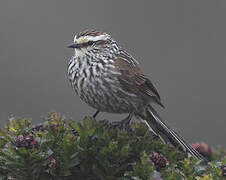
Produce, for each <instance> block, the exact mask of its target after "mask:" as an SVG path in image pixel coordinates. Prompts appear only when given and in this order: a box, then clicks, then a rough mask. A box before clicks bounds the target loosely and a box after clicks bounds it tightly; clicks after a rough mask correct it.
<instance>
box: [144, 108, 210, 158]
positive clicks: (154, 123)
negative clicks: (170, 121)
mask: <svg viewBox="0 0 226 180" xmlns="http://www.w3.org/2000/svg"><path fill="white" fill-rule="evenodd" d="M146 111H147V113H146V114H147V115H146V116H147V117H146V118H145V120H146V123H147V124H148V125H149V127H150V128H151V129H152V130H153V131H154V133H156V134H157V135H158V136H160V138H161V139H163V141H164V142H165V143H171V144H172V145H173V146H175V147H179V148H182V149H184V150H185V151H186V152H188V153H189V154H191V155H192V156H194V157H195V158H197V159H200V160H204V161H206V159H205V158H204V157H203V156H202V155H201V154H200V153H199V152H198V151H196V150H195V149H194V148H193V147H192V146H190V145H189V144H188V143H186V142H185V140H184V139H183V138H182V137H181V136H180V135H178V134H177V133H176V132H175V131H174V130H172V129H171V128H170V127H169V126H168V125H167V124H166V123H165V122H164V121H163V120H162V119H161V118H160V116H159V115H158V113H157V112H156V111H155V109H154V108H153V107H151V106H150V105H148V106H147V108H146Z"/></svg>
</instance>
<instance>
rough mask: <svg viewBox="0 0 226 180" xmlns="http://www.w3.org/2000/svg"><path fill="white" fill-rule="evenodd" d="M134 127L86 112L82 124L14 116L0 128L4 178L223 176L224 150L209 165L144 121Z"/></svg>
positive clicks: (109, 179)
mask: <svg viewBox="0 0 226 180" xmlns="http://www.w3.org/2000/svg"><path fill="white" fill-rule="evenodd" d="M131 127H132V128H131V130H128V131H125V130H122V129H120V128H113V127H111V126H110V124H109V123H108V122H107V121H96V120H95V119H93V118H90V117H85V118H84V120H83V121H82V122H80V123H77V122H75V121H72V120H66V119H65V118H64V117H62V116H61V115H59V114H57V113H50V114H49V115H48V116H47V118H46V119H45V120H44V122H43V123H41V124H38V125H35V126H32V124H31V121H30V120H29V119H18V118H16V117H12V118H10V120H9V121H8V122H7V123H6V127H5V128H2V129H0V179H18V180H20V179H21V180H22V179H23V180H31V179H33V180H36V179H37V180H38V179H40V180H47V179H48V180H51V179H54V180H60V179H62V180H69V179H84V180H115V179H118V180H130V179H134V180H149V179H150V180H151V179H161V178H162V179H169V180H171V179H172V180H177V179H187V180H202V179H203V180H209V179H210V180H211V179H214V180H218V179H223V174H222V169H221V166H222V165H223V164H225V163H226V158H225V152H224V151H223V150H222V149H221V150H219V151H216V152H213V153H212V155H211V157H210V159H211V161H210V162H209V163H208V164H203V163H202V162H200V161H198V160H196V159H194V158H192V157H188V156H187V155H186V153H184V152H181V151H178V149H176V148H174V147H172V146H170V145H166V144H163V143H162V142H161V141H160V140H159V139H158V138H156V137H155V136H153V134H152V133H151V132H150V131H148V129H147V127H146V126H145V125H144V124H142V123H132V124H131Z"/></svg>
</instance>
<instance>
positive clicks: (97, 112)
mask: <svg viewBox="0 0 226 180" xmlns="http://www.w3.org/2000/svg"><path fill="white" fill-rule="evenodd" d="M99 112H100V111H99V110H97V111H96V112H95V113H94V115H93V118H94V119H95V118H96V116H97V115H98V114H99Z"/></svg>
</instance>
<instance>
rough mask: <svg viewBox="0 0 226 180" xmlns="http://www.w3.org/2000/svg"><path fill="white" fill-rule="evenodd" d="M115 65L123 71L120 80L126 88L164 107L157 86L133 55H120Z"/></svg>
mask: <svg viewBox="0 0 226 180" xmlns="http://www.w3.org/2000/svg"><path fill="white" fill-rule="evenodd" d="M126 55H127V54H126ZM114 65H115V66H116V67H117V69H118V70H119V71H120V72H121V75H120V76H119V81H120V82H121V83H122V85H123V88H124V90H126V91H128V92H131V93H135V94H139V95H141V96H142V97H145V98H152V99H154V100H155V101H156V103H157V104H159V105H160V106H162V107H164V106H163V104H162V103H161V100H160V96H159V93H158V92H157V90H156V88H155V87H154V85H153V84H152V82H151V81H150V80H149V79H148V78H147V77H146V76H145V75H144V73H143V72H142V70H141V69H140V68H139V66H138V64H137V63H136V61H135V60H134V59H133V58H132V57H131V56H129V55H127V56H125V55H123V56H121V55H118V57H117V58H116V60H115V62H114Z"/></svg>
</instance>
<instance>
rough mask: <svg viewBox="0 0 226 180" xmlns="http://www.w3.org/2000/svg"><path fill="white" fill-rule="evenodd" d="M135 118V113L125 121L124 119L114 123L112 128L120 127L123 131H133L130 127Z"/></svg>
mask: <svg viewBox="0 0 226 180" xmlns="http://www.w3.org/2000/svg"><path fill="white" fill-rule="evenodd" d="M132 117H133V113H130V114H129V116H128V117H126V118H125V119H123V120H122V121H115V122H112V123H111V125H110V127H114V128H115V127H120V128H122V129H123V130H131V126H130V121H131V119H132Z"/></svg>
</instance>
